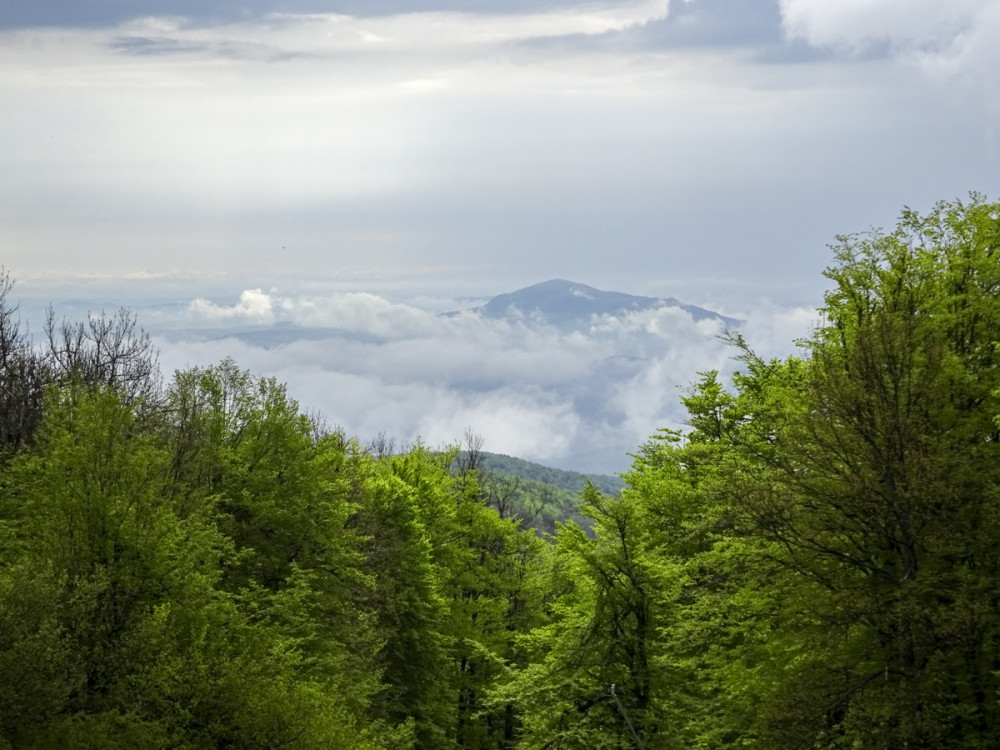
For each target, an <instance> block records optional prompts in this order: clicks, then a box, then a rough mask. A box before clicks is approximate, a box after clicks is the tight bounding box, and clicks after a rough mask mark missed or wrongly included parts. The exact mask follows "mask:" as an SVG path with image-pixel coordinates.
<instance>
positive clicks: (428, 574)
mask: <svg viewBox="0 0 1000 750" xmlns="http://www.w3.org/2000/svg"><path fill="white" fill-rule="evenodd" d="M998 253H1000V206H998V205H995V204H989V203H986V202H985V201H984V200H983V199H982V198H981V197H979V196H973V197H972V199H971V201H970V202H968V203H967V204H965V203H959V202H956V203H945V204H941V205H939V206H937V207H936V208H935V210H934V211H932V212H931V213H930V214H929V215H927V216H919V215H917V214H915V213H913V212H910V211H906V212H904V214H903V216H902V218H901V220H900V223H899V225H898V226H897V228H896V229H895V230H894V231H893V232H891V233H880V232H872V233H868V234H865V235H858V236H851V237H844V238H840V240H839V244H838V245H837V247H836V248H835V261H834V264H833V266H831V268H830V269H829V270H828V271H827V276H828V277H829V279H830V280H831V282H832V283H833V288H832V289H831V291H830V292H829V293H828V294H827V296H826V299H825V305H824V307H823V309H822V314H823V319H822V321H821V322H820V324H819V325H818V326H817V328H816V329H815V331H814V332H813V333H812V335H811V336H810V337H809V338H808V339H807V340H805V341H802V342H800V345H801V347H802V351H803V356H801V357H793V358H789V359H787V360H782V361H779V360H774V361H765V360H762V359H760V358H759V357H757V356H755V355H754V353H753V352H752V350H751V349H750V348H749V347H748V345H747V344H746V342H744V341H743V340H742V339H741V338H740V337H739V336H734V337H733V339H732V343H733V344H734V345H735V346H736V347H737V350H738V352H739V356H740V358H741V361H742V363H743V367H742V371H741V372H740V373H738V374H737V375H735V376H734V378H733V382H732V384H731V386H730V387H726V386H725V385H724V384H723V383H722V382H721V381H720V379H719V377H718V374H717V373H715V372H706V373H703V374H701V375H700V378H699V380H698V381H697V382H696V383H695V384H694V385H693V386H692V387H691V389H690V391H689V392H688V393H687V394H685V396H684V398H683V403H684V405H685V406H686V408H687V410H688V415H689V429H688V430H687V431H686V432H684V433H683V434H682V433H675V432H670V431H662V432H660V433H658V434H657V435H655V436H653V437H652V438H651V439H650V440H649V441H648V442H647V443H646V444H644V445H642V446H640V447H639V449H638V450H637V452H636V454H635V455H634V457H633V458H634V463H633V466H632V470H631V471H630V472H628V473H627V474H626V475H624V477H623V478H624V480H625V482H626V483H627V484H626V486H625V487H624V489H621V490H620V491H619V489H620V488H619V487H617V486H615V487H611V488H609V487H607V486H605V487H604V488H603V490H602V489H601V488H598V487H596V486H594V485H592V484H587V485H585V486H584V487H583V488H582V490H581V491H580V495H579V497H573V498H571V497H569V495H568V493H569V490H566V489H557V488H555V487H554V486H553V485H551V484H544V483H542V482H549V481H553V480H556V481H560V482H563V481H568V478H567V477H566V476H562V475H559V476H556V475H554V474H544V475H543V474H534V473H533V474H531V478H524V476H523V473H524V472H525V471H526V470H525V468H524V467H523V466H514V465H513V464H512V462H511V460H509V459H507V458H505V457H495V456H493V454H485V455H480V454H479V453H478V448H477V447H476V446H477V445H478V443H475V445H472V444H470V451H469V452H467V453H466V454H463V456H464V458H461V459H460V460H459V461H458V462H457V465H456V458H457V457H458V452H457V451H448V452H444V453H439V452H438V453H436V452H432V451H428V450H426V449H425V448H424V447H423V446H422V445H420V444H419V443H418V444H417V445H416V446H414V447H413V448H412V449H411V450H409V451H407V452H406V453H404V454H400V455H390V453H391V451H380V452H379V455H371V454H370V453H367V452H365V451H363V450H361V449H360V447H359V446H358V444H357V443H356V442H355V441H351V440H348V439H346V438H345V437H344V436H343V435H339V434H324V433H323V432H322V430H319V429H317V427H316V425H315V423H314V422H313V421H311V420H310V419H308V418H307V417H306V416H304V415H303V414H302V413H301V411H300V410H299V407H298V405H297V404H296V403H295V401H293V400H291V399H290V398H289V397H288V394H287V393H286V390H285V388H284V386H282V385H281V384H279V383H277V382H276V381H274V380H273V379H266V378H255V377H253V376H251V375H250V374H249V373H247V372H245V371H242V370H240V369H239V368H238V367H237V366H236V365H235V363H233V362H232V361H231V360H225V361H223V362H222V363H220V364H219V365H218V366H216V367H211V368H204V369H202V368H197V369H192V370H188V371H186V372H180V373H177V374H176V375H175V376H174V378H173V380H172V382H171V383H170V385H169V387H168V388H167V389H165V390H162V391H161V390H160V389H159V385H158V384H159V380H158V377H157V376H156V374H155V373H153V372H151V370H150V365H151V363H152V362H153V361H154V360H153V358H152V355H151V353H150V351H149V349H148V339H147V338H145V337H144V335H142V334H141V332H136V331H134V329H133V327H132V326H133V323H134V319H133V318H132V317H131V316H129V315H128V314H124V315H120V316H118V317H112V318H104V317H103V316H98V317H96V318H94V319H93V320H92V321H91V322H90V323H89V324H87V325H84V326H79V325H76V326H74V325H71V324H63V326H62V327H60V328H57V327H55V326H54V325H52V324H51V321H50V326H49V328H48V330H47V334H48V337H49V348H50V350H53V351H54V350H55V349H60V347H61V344H60V346H55V344H56V343H58V342H63V343H65V344H67V346H66V347H65V348H66V351H65V352H62V354H59V356H58V357H56V355H55V354H53V353H52V351H50V353H49V355H39V354H38V353H36V352H34V350H33V349H32V348H31V347H30V345H29V343H28V340H27V338H26V333H25V332H24V331H23V330H22V329H21V328H20V325H19V322H18V321H17V319H16V315H15V312H16V307H12V306H11V305H10V303H9V302H8V301H7V300H6V295H7V293H8V292H9V290H10V282H9V278H8V277H6V276H4V275H2V274H0V386H2V389H3V393H2V394H0V396H2V398H0V401H2V403H0V406H2V407H3V409H4V411H3V413H2V414H0V747H11V748H13V747H17V748H21V747H24V748H49V747H67V748H95V749H96V748H102V749H103V748H146V747H148V748H164V747H176V748H192V749H193V748H216V747H240V748H277V747H294V748H330V747H333V748H359V749H360V750H383V749H384V750H389V749H390V748H392V750H404V749H408V748H435V749H438V748H459V747H460V748H467V749H469V750H500V749H501V748H514V747H520V748H537V749H538V750H541V749H542V748H563V749H564V750H569V749H572V748H580V749H581V750H584V749H586V750H591V749H593V748H608V749H612V748H613V749H615V750H624V749H625V748H662V749H666V750H669V749H670V748H685V749H686V748H700V749H702V750H710V749H711V750H715V749H716V748H743V749H744V750H748V749H755V750H772V749H773V748H783V749H785V748H787V749H788V750H796V749H800V750H835V749H839V748H869V747H871V748H881V749H883V750H903V749H904V748H906V749H908V750H919V749H920V748H926V749H927V750H930V749H931V748H934V749H935V750H936V749H938V748H941V749H944V750H948V749H949V748H954V749H955V750H958V749H959V748H961V749H962V750H966V749H971V750H976V748H983V749H985V748H993V747H996V746H997V745H998V743H1000V705H998V697H1000V677H998V675H1000V617H998V615H997V602H998V601H1000V583H998V581H1000V557H998V554H997V541H998V539H1000V490H998V488H1000V454H998V452H1000V367H998V364H1000V361H998V357H1000V348H998V334H997V331H1000V259H998ZM116 321H117V322H116ZM119 334H120V341H118V343H117V344H116V343H115V341H116V340H117V339H116V337H119ZM98 342H102V343H101V344H100V346H98ZM104 343H108V344H111V345H112V346H111V348H110V349H107V348H105V347H104ZM60 351H61V349H60ZM114 352H117V353H118V354H114ZM119 354H120V355H121V357H119V356H118V355H119ZM120 364H121V365H123V366H124V369H120V368H119V365H120ZM473 448H475V451H476V455H475V457H473V450H472V449H473ZM532 471H533V472H534V471H535V469H532ZM506 472H509V473H506ZM515 472H518V473H519V474H520V476H514V473H515ZM574 481H575V480H574ZM575 513H579V514H582V515H580V516H575V515H573V514H575ZM577 517H578V518H580V521H581V523H579V524H578V523H576V522H574V520H572V519H574V518H577ZM556 521H560V523H558V524H557V523H555V522H556ZM532 528H534V529H548V528H553V529H554V534H552V535H551V536H550V537H548V538H547V539H542V538H541V537H540V536H539V535H536V534H535V533H533V531H532Z"/></svg>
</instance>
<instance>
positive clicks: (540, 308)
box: [476, 279, 739, 328]
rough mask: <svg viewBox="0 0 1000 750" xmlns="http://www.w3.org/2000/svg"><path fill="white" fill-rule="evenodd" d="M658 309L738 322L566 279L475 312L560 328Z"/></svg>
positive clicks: (510, 295)
mask: <svg viewBox="0 0 1000 750" xmlns="http://www.w3.org/2000/svg"><path fill="white" fill-rule="evenodd" d="M660 307H680V308H682V309H683V310H685V311H686V312H688V313H689V314H691V316H692V317H693V318H694V319H695V320H696V321H697V320H703V319H705V318H717V319H719V320H721V321H722V322H723V323H724V324H725V325H726V326H735V325H737V324H738V323H739V321H737V320H734V319H732V318H726V317H724V316H722V315H719V314H718V313H715V312H712V311H711V310H705V309H703V308H700V307H695V306H694V305H686V304H683V303H682V302H680V301H679V300H676V299H673V298H667V299H663V298H660V297H642V296H639V295H634V294H625V293H623V292H606V291H603V290H600V289H596V288H594V287H592V286H587V285H586V284H580V283H578V282H575V281H568V280H566V279H550V280H548V281H542V282H540V283H538V284H533V285H531V286H527V287H524V288H523V289H518V290H516V291H514V292H508V293H506V294H498V295H497V296H496V297H494V298H493V299H491V300H490V301H489V302H487V303H486V304H485V305H483V306H482V307H479V308H476V309H477V311H478V312H479V313H480V314H481V315H484V316H485V317H487V318H494V319H499V318H525V317H528V318H539V319H542V320H544V321H546V322H549V323H552V324H555V325H558V326H560V327H564V328H565V327H569V328H574V327H577V326H580V325H584V324H588V323H589V322H590V320H591V318H592V317H594V316H602V315H614V316H621V315H626V314H628V313H631V312H638V311H641V310H650V309H655V308H660Z"/></svg>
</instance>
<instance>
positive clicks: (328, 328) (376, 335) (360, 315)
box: [161, 290, 816, 472]
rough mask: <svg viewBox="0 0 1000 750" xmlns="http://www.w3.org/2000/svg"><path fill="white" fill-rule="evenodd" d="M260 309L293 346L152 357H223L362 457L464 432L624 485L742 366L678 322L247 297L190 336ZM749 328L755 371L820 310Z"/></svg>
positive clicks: (172, 345) (353, 296)
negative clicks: (395, 442) (390, 445)
mask: <svg viewBox="0 0 1000 750" xmlns="http://www.w3.org/2000/svg"><path fill="white" fill-rule="evenodd" d="M263 298H266V299H267V300H268V303H269V304H265V303H264V302H263V301H262V300H263ZM434 303H435V305H436V306H439V307H444V308H447V307H448V305H445V304H443V302H442V300H441V299H439V298H434ZM451 306H453V307H454V306H458V303H455V302H453V303H452V305H451ZM265 309H267V310H270V311H271V312H272V314H273V321H274V322H284V323H294V324H296V325H298V326H302V327H303V328H304V329H305V332H304V333H303V334H302V337H298V336H299V335H300V334H297V333H294V332H292V331H290V330H289V329H272V328H270V327H269V326H266V325H265V326H262V327H261V328H260V330H261V331H263V332H265V333H266V332H268V331H285V332H284V333H280V334H278V333H276V334H274V335H280V336H285V337H286V338H285V339H284V340H283V342H282V343H279V344H278V345H276V346H275V345H274V342H273V341H271V342H270V343H271V345H270V346H269V347H264V346H257V345H254V344H252V343H248V342H247V341H244V340H240V339H237V338H228V339H224V340H221V341H220V340H213V341H210V342H197V341H195V340H192V338H191V336H186V335H185V336H182V337H181V339H180V340H178V339H177V336H176V334H175V335H174V337H173V340H172V341H162V342H161V345H162V348H163V357H162V358H163V361H164V364H165V365H166V366H167V368H168V370H172V369H174V368H178V367H185V366H190V365H192V364H212V363H213V362H215V361H216V360H217V359H218V358H219V356H220V355H219V352H226V353H227V354H232V356H234V357H235V359H236V360H237V362H238V363H239V364H240V366H242V367H245V368H249V369H251V370H253V371H255V372H259V373H261V374H266V375H269V376H274V377H277V378H278V379H279V380H281V381H284V382H287V383H288V385H289V392H290V393H291V394H292V395H293V396H294V397H295V398H297V399H298V400H299V402H300V403H301V404H302V405H303V407H305V408H317V409H319V410H320V411H321V412H323V413H324V414H325V415H326V417H327V418H328V419H329V421H330V422H331V423H335V424H339V425H341V426H342V427H344V428H345V429H346V430H347V431H348V432H349V433H350V434H352V435H357V436H358V437H360V438H361V439H362V440H363V441H366V440H370V439H371V438H373V437H374V436H376V435H377V434H379V433H380V432H384V433H387V434H389V435H392V436H395V437H397V438H398V439H399V440H401V441H403V442H409V441H412V440H414V439H416V438H418V437H419V438H421V439H423V440H424V441H425V442H426V443H428V444H431V445H435V446H437V445H443V444H448V443H455V442H457V441H459V440H460V439H461V438H462V435H463V433H464V432H465V429H466V428H467V427H471V428H472V429H473V430H475V431H476V432H478V433H480V434H482V435H483V436H484V438H485V440H486V448H487V450H492V451H497V452H501V453H509V454H512V455H517V456H521V457H524V458H528V459H532V460H536V461H541V462H547V463H550V464H552V465H556V466H565V467H568V468H580V469H586V470H589V471H600V472H611V471H619V470H624V469H625V468H626V467H627V466H628V463H629V458H628V453H630V452H633V451H634V450H635V449H636V448H637V447H638V446H639V445H640V444H641V443H642V442H644V441H645V440H646V439H647V438H648V437H649V436H650V435H651V434H653V433H654V432H655V431H656V430H657V429H659V428H660V427H672V428H682V427H683V425H684V419H685V414H684V410H683V407H682V406H681V404H680V400H679V399H680V396H681V393H682V390H683V389H684V388H685V387H687V386H688V385H690V384H691V383H692V382H694V381H695V380H696V379H697V373H698V372H699V371H705V370H709V369H716V370H719V371H720V372H722V373H723V378H724V379H726V378H728V374H729V373H731V372H732V370H734V369H736V367H737V366H738V363H737V362H736V361H735V360H734V359H733V357H734V355H735V354H736V353H735V352H734V351H733V350H731V349H730V348H729V347H728V346H727V345H725V344H724V343H723V342H721V341H720V340H719V339H718V338H717V334H718V333H719V332H720V330H721V326H720V325H719V323H718V322H717V321H711V320H704V321H701V322H699V323H695V321H694V320H693V319H692V317H691V316H690V315H689V314H688V313H686V312H684V311H683V310H681V309H679V308H675V307H664V308H660V309H655V310H648V311H643V312H638V313H632V314H629V315H627V316H624V317H622V318H617V317H614V316H603V317H600V318H595V319H594V320H593V321H592V322H591V325H590V326H589V327H588V328H587V329H586V330H581V331H572V332H564V331H560V330H558V329H556V328H553V327H547V326H537V325H534V324H532V323H528V322H520V323H511V322H508V321H505V320H492V319H489V318H484V317H480V316H478V315H476V314H473V313H471V312H465V313H462V314H458V315H454V316H441V315H438V314H434V313H431V312H428V311H426V310H423V309H420V308H417V307H414V306H412V305H409V304H401V303H393V302H390V301H388V300H387V299H385V298H384V297H381V296H379V295H375V294H360V293H343V292H330V293H326V294H319V295H317V294H310V293H278V292H276V291H272V292H271V293H269V294H267V295H265V294H263V293H261V292H260V291H259V290H247V291H245V292H244V293H243V294H242V295H240V299H239V301H238V302H237V303H235V304H233V305H224V304H216V303H210V302H206V301H204V300H201V301H199V302H198V303H196V304H194V305H190V306H189V307H188V308H187V315H188V316H189V317H188V322H189V323H191V322H192V320H191V316H193V315H201V316H204V317H203V318H202V320H203V321H204V322H220V321H226V320H228V321H230V322H233V323H236V322H239V321H242V322H243V323H246V322H249V321H248V319H247V317H246V315H247V312H248V311H250V310H261V311H262V310H265ZM743 316H744V317H746V318H747V319H748V322H747V324H746V326H744V329H743V331H744V334H745V335H746V337H747V340H748V342H749V343H750V345H751V346H752V347H754V349H755V350H756V351H757V352H758V353H759V354H761V356H785V355H787V354H788V353H790V352H791V351H792V350H793V346H792V340H793V339H795V338H798V337H801V336H804V335H806V334H808V332H809V328H810V325H811V324H813V323H815V320H816V315H815V311H814V310H810V309H805V308H803V309H789V308H784V307H781V306H778V305H773V304H760V305H758V306H756V307H755V308H753V309H751V310H749V311H748V312H745V313H743ZM194 322H197V321H194ZM309 330H313V331H314V332H315V335H318V336H320V337H321V338H320V339H319V340H316V339H315V338H314V337H313V336H312V335H311V334H310V335H306V334H308V331H309ZM288 337H291V338H290V339H289V338H288ZM296 337H298V338H296ZM184 339H187V340H184Z"/></svg>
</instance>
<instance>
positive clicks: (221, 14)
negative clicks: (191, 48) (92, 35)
mask: <svg viewBox="0 0 1000 750" xmlns="http://www.w3.org/2000/svg"><path fill="white" fill-rule="evenodd" d="M579 4H580V3H579V0H420V2H411V1H409V0H210V1H209V2H205V1H204V0H46V1H45V2H5V3H3V4H0V29H16V28H30V27H38V26H60V27H84V28H97V27H102V26H114V25H117V24H120V23H124V22H126V21H131V20H133V19H136V18H142V17H144V16H165V17H174V18H184V19H187V20H188V22H189V23H194V24H206V23H209V24H215V23H227V22H232V21H247V20H250V19H259V18H264V17H266V16H268V15H271V14H275V13H288V14H315V13H341V14H346V15H352V16H360V17H374V16H386V15H398V14H402V13H422V12H436V11H459V12H467V13H492V14H505V13H506V14H513V13H525V12H538V11H546V10H552V9H557V8H564V7H576V6H578V5H579Z"/></svg>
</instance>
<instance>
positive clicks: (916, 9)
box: [781, 0, 997, 50]
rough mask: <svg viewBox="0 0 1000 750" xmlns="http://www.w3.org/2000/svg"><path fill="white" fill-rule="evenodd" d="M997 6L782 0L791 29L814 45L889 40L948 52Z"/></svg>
mask: <svg viewBox="0 0 1000 750" xmlns="http://www.w3.org/2000/svg"><path fill="white" fill-rule="evenodd" d="M996 6H997V3H996V2H995V0H948V2H940V0H837V2H830V1H829V0H781V10H782V19H783V23H784V26H785V30H786V33H788V34H789V35H791V36H792V37H796V38H802V39H805V40H806V41H808V42H809V43H810V44H815V45H820V46H841V47H847V48H851V49H861V48H864V47H865V46H867V45H870V44H873V43H889V44H891V45H893V46H894V47H898V48H904V49H905V48H914V47H915V48H931V49H938V50H943V49H946V48H948V47H950V46H951V45H952V44H954V43H955V41H956V39H957V38H958V37H960V36H963V35H965V34H968V33H970V32H971V31H972V30H973V29H974V28H975V27H976V26H977V25H978V24H979V23H980V22H981V21H982V20H983V19H984V18H986V17H987V16H988V15H989V13H990V12H991V11H992V10H995V9H996Z"/></svg>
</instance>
